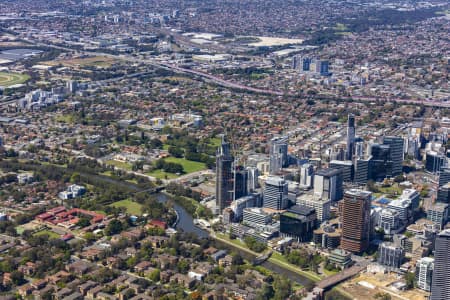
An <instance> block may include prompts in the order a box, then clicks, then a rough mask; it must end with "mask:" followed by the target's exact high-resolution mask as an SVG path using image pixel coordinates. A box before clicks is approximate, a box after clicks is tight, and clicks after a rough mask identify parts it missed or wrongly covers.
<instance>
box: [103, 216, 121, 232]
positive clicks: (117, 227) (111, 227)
mask: <svg viewBox="0 0 450 300" xmlns="http://www.w3.org/2000/svg"><path fill="white" fill-rule="evenodd" d="M122 230H123V224H122V222H120V221H119V220H116V219H113V220H111V222H109V224H108V226H106V228H105V234H106V235H114V234H118V233H120V232H121V231H122Z"/></svg>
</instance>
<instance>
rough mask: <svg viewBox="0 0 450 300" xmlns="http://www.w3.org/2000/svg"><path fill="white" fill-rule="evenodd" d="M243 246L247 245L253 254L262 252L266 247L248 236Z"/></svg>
mask: <svg viewBox="0 0 450 300" xmlns="http://www.w3.org/2000/svg"><path fill="white" fill-rule="evenodd" d="M244 241H245V244H246V245H247V247H248V248H249V249H250V250H252V251H255V252H262V251H264V250H266V245H265V244H263V243H261V242H258V241H257V240H256V239H255V238H253V237H251V236H248V237H246V238H245V239H244Z"/></svg>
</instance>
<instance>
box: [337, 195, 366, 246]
mask: <svg viewBox="0 0 450 300" xmlns="http://www.w3.org/2000/svg"><path fill="white" fill-rule="evenodd" d="M371 196H372V193H370V192H367V191H362V190H357V189H352V190H349V191H346V192H345V194H344V199H343V200H342V202H341V205H340V210H341V211H340V213H341V221H342V238H341V248H342V249H344V250H347V251H350V252H354V253H361V252H364V251H365V250H366V249H367V247H368V246H369V238H370V207H371V204H370V200H371Z"/></svg>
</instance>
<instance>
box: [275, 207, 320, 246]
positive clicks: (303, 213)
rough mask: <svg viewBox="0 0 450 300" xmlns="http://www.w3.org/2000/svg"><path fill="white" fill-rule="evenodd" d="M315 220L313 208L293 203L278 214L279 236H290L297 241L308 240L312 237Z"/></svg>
mask: <svg viewBox="0 0 450 300" xmlns="http://www.w3.org/2000/svg"><path fill="white" fill-rule="evenodd" d="M316 221H317V217H316V212H315V210H314V208H310V207H307V206H302V205H294V206H292V207H291V208H289V209H288V210H287V211H286V212H284V213H282V214H281V215H280V233H281V236H284V237H291V238H294V239H296V240H297V241H299V242H305V241H309V240H310V239H312V236H313V230H314V229H315V227H316Z"/></svg>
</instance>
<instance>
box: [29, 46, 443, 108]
mask: <svg viewBox="0 0 450 300" xmlns="http://www.w3.org/2000/svg"><path fill="white" fill-rule="evenodd" d="M27 41H28V42H31V43H34V44H35V45H36V46H40V47H51V48H55V49H60V50H64V51H74V49H71V48H68V47H62V46H57V45H53V44H49V43H48V44H45V43H42V42H40V41H36V40H31V39H27ZM79 52H81V53H82V54H85V55H97V56H98V55H100V56H106V57H111V58H114V59H121V60H126V61H130V62H134V63H142V64H146V65H150V66H153V67H156V68H162V69H165V70H169V71H173V72H175V73H179V74H188V75H193V76H196V77H200V78H201V79H203V80H204V81H205V82H208V83H213V84H217V85H219V86H223V87H226V88H232V89H237V90H241V91H246V92H251V93H257V94H265V95H272V96H291V97H301V95H297V94H293V93H285V92H282V91H277V90H271V89H260V88H256V87H250V86H246V85H242V84H239V83H235V82H231V81H228V80H225V79H222V78H219V77H217V76H214V75H211V74H208V73H204V72H200V71H196V70H191V69H187V68H182V67H179V66H176V65H173V64H169V63H164V62H158V61H156V60H154V59H143V58H137V57H133V56H131V55H113V54H109V53H101V52H92V51H82V50H79ZM145 73H146V72H143V73H135V74H129V75H125V76H122V77H120V78H111V79H107V80H109V81H114V80H120V79H123V78H132V77H138V76H142V75H144V74H145ZM332 97H335V96H334V95H324V94H319V95H317V96H314V97H313V98H316V99H321V98H332ZM339 99H340V100H343V101H345V100H349V101H350V100H352V101H361V102H374V101H383V102H396V103H400V104H416V105H422V104H423V105H425V106H433V107H445V108H450V102H441V101H425V100H406V99H399V98H380V97H362V96H354V97H339Z"/></svg>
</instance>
